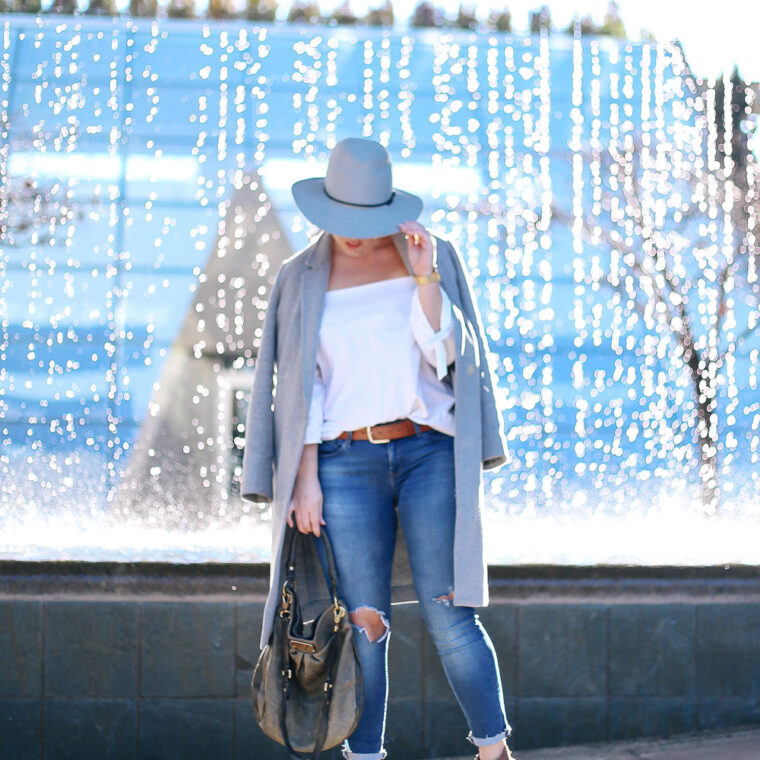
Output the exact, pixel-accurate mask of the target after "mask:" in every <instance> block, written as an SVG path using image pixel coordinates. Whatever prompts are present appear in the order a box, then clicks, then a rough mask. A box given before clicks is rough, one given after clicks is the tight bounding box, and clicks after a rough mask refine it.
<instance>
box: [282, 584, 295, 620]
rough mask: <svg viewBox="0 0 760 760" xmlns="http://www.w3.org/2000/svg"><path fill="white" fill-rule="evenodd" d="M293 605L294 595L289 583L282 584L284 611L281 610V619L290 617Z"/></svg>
mask: <svg viewBox="0 0 760 760" xmlns="http://www.w3.org/2000/svg"><path fill="white" fill-rule="evenodd" d="M291 604H293V594H292V593H291V591H290V589H289V588H288V582H287V581H285V583H283V584H282V609H281V610H280V617H285V616H286V615H290V605H291Z"/></svg>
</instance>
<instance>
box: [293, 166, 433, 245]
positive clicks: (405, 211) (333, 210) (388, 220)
mask: <svg viewBox="0 0 760 760" xmlns="http://www.w3.org/2000/svg"><path fill="white" fill-rule="evenodd" d="M393 190H394V195H393V199H392V200H391V202H390V203H388V204H385V205H383V206H352V205H349V204H347V203H341V202H340V201H334V200H333V199H332V198H330V196H328V195H327V193H326V192H325V180H324V177H311V178H309V179H302V180H299V181H298V182H295V183H294V184H293V186H292V187H291V191H292V193H293V198H294V199H295V202H296V205H297V206H298V208H299V209H300V211H301V213H302V214H303V215H304V216H305V217H306V218H307V219H308V220H309V221H310V222H311V223H312V224H315V225H316V226H317V227H319V228H320V229H322V230H325V232H330V233H332V234H334V235H340V236H341V237H348V238H374V237H383V236H384V235H392V234H393V233H394V232H398V226H399V224H400V223H401V222H406V221H410V220H414V219H417V217H418V216H419V215H420V214H421V213H422V206H423V203H422V198H420V197H418V196H416V195H412V193H407V192H405V191H404V190H397V189H396V188H393Z"/></svg>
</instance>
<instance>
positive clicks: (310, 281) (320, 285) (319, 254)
mask: <svg viewBox="0 0 760 760" xmlns="http://www.w3.org/2000/svg"><path fill="white" fill-rule="evenodd" d="M331 247H332V236H331V235H330V234H329V233H327V232H323V233H322V234H321V235H320V237H319V239H318V240H317V241H316V243H315V244H314V247H313V248H312V249H311V251H309V253H308V254H307V257H306V266H305V268H304V270H303V277H302V279H301V337H302V340H301V368H302V370H303V390H304V399H305V401H306V409H307V414H308V408H309V404H310V403H311V393H312V390H313V387H314V368H315V367H316V366H317V347H318V345H319V326H320V324H321V322H322V309H323V307H324V302H325V293H326V291H327V282H328V280H329V278H330V261H331V256H330V254H331Z"/></svg>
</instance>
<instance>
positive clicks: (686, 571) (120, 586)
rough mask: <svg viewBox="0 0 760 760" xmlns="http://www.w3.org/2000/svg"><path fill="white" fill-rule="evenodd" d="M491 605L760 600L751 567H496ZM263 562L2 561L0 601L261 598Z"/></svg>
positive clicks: (759, 581) (265, 581)
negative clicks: (62, 596) (112, 597)
mask: <svg viewBox="0 0 760 760" xmlns="http://www.w3.org/2000/svg"><path fill="white" fill-rule="evenodd" d="M489 582H490V583H489V586H490V591H491V597H492V599H494V600H499V601H508V600H515V601H519V600H525V601H530V600H536V599H538V600H542V601H546V600H551V599H552V598H560V599H562V600H567V601H569V600H571V599H573V598H577V599H583V600H588V599H589V598H594V599H598V600H600V601H602V600H605V599H607V600H614V599H616V598H617V597H623V598H625V599H626V600H630V599H633V598H636V597H645V598H655V599H656V598H658V597H662V598H664V599H665V598H666V599H669V600H671V599H673V597H705V596H708V597H715V598H718V599H719V598H721V597H728V598H730V599H731V600H735V599H736V598H737V597H746V598H749V599H757V598H760V567H758V566H755V565H715V566H701V567H698V566H651V565H647V566H644V565H493V566H491V567H489ZM268 586H269V565H268V564H267V563H243V562H231V563H222V562H219V563H214V562H199V563H184V564H180V563H173V562H123V561H118V562H103V561H98V562H87V561H78V560H56V561H52V560H51V561H33V562H25V561H21V560H0V596H17V595H19V594H24V595H50V594H53V595H59V594H66V595H69V594H71V595H77V594H113V595H117V596H130V595H146V594H147V595H151V594H157V595H170V596H199V595H201V596H202V595H205V594H210V595H219V594H225V595H230V596H232V597H235V596H248V595H262V594H266V592H267V589H268Z"/></svg>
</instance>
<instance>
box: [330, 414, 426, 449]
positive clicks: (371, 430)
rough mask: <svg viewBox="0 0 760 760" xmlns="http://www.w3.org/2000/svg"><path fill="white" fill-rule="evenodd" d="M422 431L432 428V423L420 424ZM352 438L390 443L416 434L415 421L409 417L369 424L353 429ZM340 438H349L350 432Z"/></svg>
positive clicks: (343, 433) (344, 432) (342, 434)
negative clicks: (379, 423)
mask: <svg viewBox="0 0 760 760" xmlns="http://www.w3.org/2000/svg"><path fill="white" fill-rule="evenodd" d="M417 427H419V429H420V431H423V430H430V425H420V424H419V423H417ZM351 432H352V436H351V438H352V439H353V440H355V441H370V442H371V443H388V441H392V440H394V439H396V438H405V437H406V436H408V435H414V432H415V431H414V423H413V422H412V421H411V420H410V419H409V418H408V417H407V418H405V419H403V420H396V421H395V422H384V423H383V424H381V425H369V426H367V427H363V428H359V429H358V430H353V431H351ZM338 438H348V432H347V431H345V430H344V431H343V432H342V433H341V434H340V435H339V436H338Z"/></svg>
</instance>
